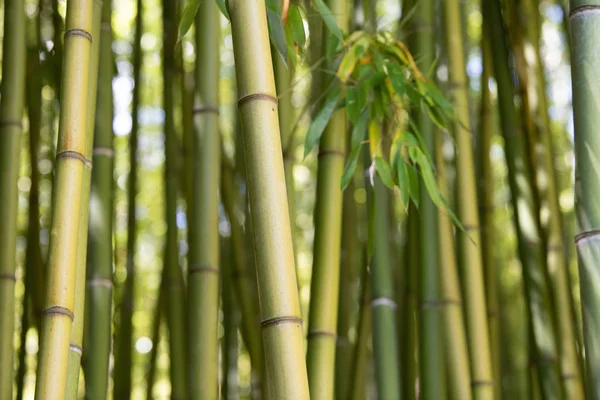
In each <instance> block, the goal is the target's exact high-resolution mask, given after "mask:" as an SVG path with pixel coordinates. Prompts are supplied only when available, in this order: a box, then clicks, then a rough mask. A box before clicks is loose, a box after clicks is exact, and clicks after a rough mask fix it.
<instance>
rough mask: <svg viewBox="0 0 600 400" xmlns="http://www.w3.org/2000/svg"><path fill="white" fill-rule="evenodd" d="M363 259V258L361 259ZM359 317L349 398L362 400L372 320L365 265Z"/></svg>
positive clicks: (367, 272)
mask: <svg viewBox="0 0 600 400" xmlns="http://www.w3.org/2000/svg"><path fill="white" fill-rule="evenodd" d="M361 258H363V259H364V257H361ZM361 284H362V289H361V295H360V303H359V305H360V311H359V313H360V316H359V318H358V324H357V327H356V332H357V336H356V345H355V346H354V351H353V352H352V367H351V369H350V373H351V375H350V381H349V384H350V389H351V390H350V391H349V392H348V393H349V395H350V396H349V398H350V399H352V400H363V399H364V398H365V396H366V381H367V376H366V375H367V367H368V366H367V362H368V357H369V349H368V342H369V336H371V327H372V321H373V318H372V316H371V313H372V307H371V277H370V275H369V269H368V267H367V265H366V263H365V265H364V268H363V274H362V279H361ZM347 383H348V382H347Z"/></svg>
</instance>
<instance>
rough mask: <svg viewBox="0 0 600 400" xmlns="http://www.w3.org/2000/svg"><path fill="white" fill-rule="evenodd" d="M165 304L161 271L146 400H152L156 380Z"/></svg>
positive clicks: (163, 272) (147, 375) (153, 321)
mask: <svg viewBox="0 0 600 400" xmlns="http://www.w3.org/2000/svg"><path fill="white" fill-rule="evenodd" d="M164 304H165V270H164V269H163V271H162V273H161V277H160V286H159V288H158V299H156V304H155V305H154V313H153V315H152V316H153V318H152V336H151V339H152V349H150V354H149V355H148V367H147V369H146V375H145V377H146V400H153V399H154V395H153V393H152V391H153V389H154V381H155V378H156V358H157V355H158V346H159V344H160V328H161V326H162V321H163V318H164Z"/></svg>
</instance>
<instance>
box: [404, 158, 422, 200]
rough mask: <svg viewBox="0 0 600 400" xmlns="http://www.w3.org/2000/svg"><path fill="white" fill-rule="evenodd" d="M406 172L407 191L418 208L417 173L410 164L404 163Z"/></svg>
mask: <svg viewBox="0 0 600 400" xmlns="http://www.w3.org/2000/svg"><path fill="white" fill-rule="evenodd" d="M406 174H407V176H408V193H409V195H410V198H411V199H412V201H413V204H414V205H415V207H417V208H419V198H420V191H419V174H418V173H417V171H416V170H415V167H414V166H413V165H411V164H406Z"/></svg>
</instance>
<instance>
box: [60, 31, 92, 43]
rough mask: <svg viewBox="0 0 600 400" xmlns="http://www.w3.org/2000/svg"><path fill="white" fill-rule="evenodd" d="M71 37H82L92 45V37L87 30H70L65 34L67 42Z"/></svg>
mask: <svg viewBox="0 0 600 400" xmlns="http://www.w3.org/2000/svg"><path fill="white" fill-rule="evenodd" d="M69 36H81V37H84V38H86V39H87V40H89V41H90V43H92V35H91V34H90V33H89V32H88V31H86V30H85V29H78V28H73V29H69V30H68V31H66V32H65V36H64V37H65V40H66V39H67V37H69Z"/></svg>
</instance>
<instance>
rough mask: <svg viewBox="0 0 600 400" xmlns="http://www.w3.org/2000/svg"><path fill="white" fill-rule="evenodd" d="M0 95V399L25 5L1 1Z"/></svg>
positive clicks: (6, 391) (9, 321)
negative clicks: (0, 71) (2, 21)
mask: <svg viewBox="0 0 600 400" xmlns="http://www.w3.org/2000/svg"><path fill="white" fill-rule="evenodd" d="M2 46H3V47H2V49H3V54H2V89H1V90H2V96H1V98H2V101H1V102H0V198H1V199H2V202H3V207H2V208H1V210H0V221H3V223H2V225H3V226H2V229H0V248H1V249H2V250H1V251H0V327H1V328H0V400H10V399H12V396H13V390H12V384H13V382H12V379H13V352H14V349H13V329H14V326H15V321H14V320H15V283H16V276H15V268H16V264H17V263H16V248H17V247H16V241H17V214H18V201H17V200H18V190H17V180H18V179H19V166H20V154H21V147H20V144H21V131H22V127H21V119H22V118H23V105H24V102H25V71H26V70H25V58H26V51H25V8H24V1H22V0H6V1H5V3H4V40H3V45H2Z"/></svg>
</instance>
